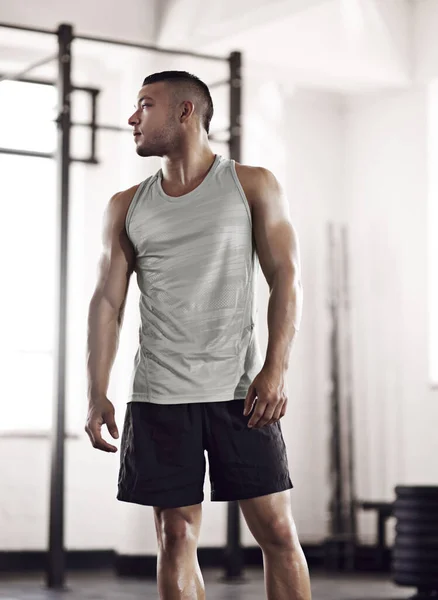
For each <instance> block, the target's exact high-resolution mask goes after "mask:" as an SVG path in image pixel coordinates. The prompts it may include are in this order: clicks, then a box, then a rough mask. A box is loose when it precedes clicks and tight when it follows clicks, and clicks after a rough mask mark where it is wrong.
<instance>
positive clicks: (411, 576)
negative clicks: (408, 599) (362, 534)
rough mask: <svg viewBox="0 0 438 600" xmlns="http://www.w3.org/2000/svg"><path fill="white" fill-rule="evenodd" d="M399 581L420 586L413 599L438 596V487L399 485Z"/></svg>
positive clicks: (395, 572)
mask: <svg viewBox="0 0 438 600" xmlns="http://www.w3.org/2000/svg"><path fill="white" fill-rule="evenodd" d="M395 493H396V500H395V503H394V516H395V518H396V519H397V524H396V537H395V542H394V549H393V556H392V576H393V580H394V582H395V583H397V584H398V585H402V586H409V587H412V586H413V587H416V588H418V592H417V594H416V595H415V596H414V597H413V599H412V600H414V599H415V600H427V599H428V600H430V599H431V598H438V486H403V485H399V486H397V487H396V488H395Z"/></svg>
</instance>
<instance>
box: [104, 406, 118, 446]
mask: <svg viewBox="0 0 438 600" xmlns="http://www.w3.org/2000/svg"><path fill="white" fill-rule="evenodd" d="M104 422H105V423H106V426H107V428H108V431H109V432H110V435H111V436H112V437H113V438H114V439H115V440H117V439H118V438H119V430H118V429H117V425H116V420H115V418H114V413H113V412H111V413H107V414H105V415H104Z"/></svg>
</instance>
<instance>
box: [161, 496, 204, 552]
mask: <svg viewBox="0 0 438 600" xmlns="http://www.w3.org/2000/svg"><path fill="white" fill-rule="evenodd" d="M199 526H200V516H199V510H197V509H194V510H193V511H191V510H189V508H188V507H184V509H180V508H174V509H159V508H156V509H155V527H156V531H157V540H158V546H159V548H160V550H162V551H164V552H166V553H168V552H172V553H174V552H177V553H179V552H185V551H187V550H188V549H189V548H190V547H192V546H194V547H196V544H197V541H198V536H199Z"/></svg>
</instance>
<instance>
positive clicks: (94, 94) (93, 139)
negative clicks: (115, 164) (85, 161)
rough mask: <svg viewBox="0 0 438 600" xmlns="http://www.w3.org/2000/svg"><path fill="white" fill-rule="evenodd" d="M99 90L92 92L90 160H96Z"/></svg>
mask: <svg viewBox="0 0 438 600" xmlns="http://www.w3.org/2000/svg"><path fill="white" fill-rule="evenodd" d="M98 95H99V90H94V91H93V92H92V94H91V155H90V160H92V161H95V160H96V132H97V96H98Z"/></svg>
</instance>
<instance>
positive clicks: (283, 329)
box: [244, 169, 303, 428]
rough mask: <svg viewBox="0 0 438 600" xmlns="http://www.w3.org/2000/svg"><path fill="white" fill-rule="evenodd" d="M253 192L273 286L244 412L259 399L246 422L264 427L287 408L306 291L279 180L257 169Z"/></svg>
mask: <svg viewBox="0 0 438 600" xmlns="http://www.w3.org/2000/svg"><path fill="white" fill-rule="evenodd" d="M250 195H251V198H250V204H251V208H252V221H253V234H254V239H255V244H256V248H257V254H258V258H259V262H260V266H261V269H262V271H263V274H264V276H265V278H266V281H267V283H268V285H269V290H270V294H269V303H268V332H269V336H268V346H267V350H266V358H265V362H264V365H263V368H262V370H261V371H260V373H259V374H258V375H257V377H256V378H255V379H254V381H253V382H252V384H251V386H250V388H249V390H248V394H247V397H246V400H245V411H244V414H249V412H250V411H251V408H252V406H253V404H254V401H256V403H255V408H254V412H253V414H252V416H251V418H250V420H249V422H248V427H254V428H260V427H263V426H265V425H268V424H271V423H273V422H275V421H278V420H279V419H281V417H282V416H284V414H285V412H286V406H287V401H288V399H287V393H286V381H285V378H286V373H287V369H288V364H289V357H290V352H291V348H292V344H293V340H294V338H295V335H296V332H297V331H298V330H299V327H300V321H301V312H302V297H303V292H302V285H301V267H300V252H299V243H298V237H297V234H296V232H295V229H294V227H293V226H292V223H291V220H290V214H289V204H288V202H287V199H286V197H285V195H284V193H283V190H282V188H281V186H280V184H279V183H278V181H277V179H276V178H275V177H274V175H273V174H272V173H271V172H270V171H268V170H266V169H253V173H252V184H251V186H250Z"/></svg>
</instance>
